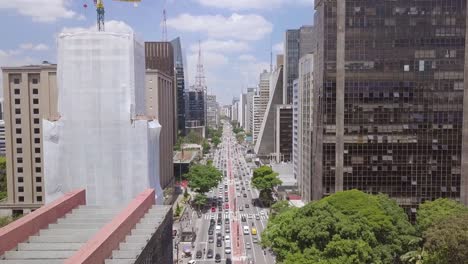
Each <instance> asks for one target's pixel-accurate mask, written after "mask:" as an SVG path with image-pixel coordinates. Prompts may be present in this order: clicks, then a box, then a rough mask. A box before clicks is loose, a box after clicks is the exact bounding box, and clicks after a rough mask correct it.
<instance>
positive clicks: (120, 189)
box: [43, 27, 163, 206]
mask: <svg viewBox="0 0 468 264" xmlns="http://www.w3.org/2000/svg"><path fill="white" fill-rule="evenodd" d="M57 80H58V90H59V98H58V112H59V114H60V117H59V118H56V119H54V120H44V121H43V142H44V163H45V164H44V165H45V173H44V175H45V191H46V198H45V200H46V203H50V202H51V201H53V200H55V199H56V198H58V197H61V196H63V195H64V194H65V193H67V192H69V191H72V190H76V189H80V188H85V189H86V203H87V204H88V205H100V206H121V205H122V204H126V203H128V202H129V201H131V200H132V199H133V198H134V197H135V196H137V195H138V194H139V193H141V192H142V191H144V190H145V189H147V188H154V189H155V190H156V196H157V197H156V198H157V201H158V202H159V203H160V202H161V201H162V199H163V193H162V190H161V187H160V179H159V176H160V175H159V133H160V130H161V126H160V125H159V123H158V121H157V120H152V119H151V118H148V117H147V116H146V115H145V53H144V46H143V43H141V42H138V41H136V40H135V37H134V34H133V31H132V29H130V28H128V27H127V28H125V29H123V28H121V29H120V31H119V32H109V31H106V32H94V31H93V32H91V31H82V32H70V33H67V32H64V33H61V34H60V35H59V37H58V72H57Z"/></svg>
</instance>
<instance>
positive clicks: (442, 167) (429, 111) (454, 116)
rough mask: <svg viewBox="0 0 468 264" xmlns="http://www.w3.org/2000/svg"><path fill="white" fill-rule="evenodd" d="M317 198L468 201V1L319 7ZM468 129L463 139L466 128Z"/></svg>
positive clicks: (353, 0)
mask: <svg viewBox="0 0 468 264" xmlns="http://www.w3.org/2000/svg"><path fill="white" fill-rule="evenodd" d="M315 8H316V14H315V16H316V18H315V29H316V34H317V35H316V40H317V46H316V47H317V50H316V51H315V65H314V80H315V83H314V90H313V91H314V96H313V98H314V103H313V106H314V111H313V115H314V116H313V123H314V130H315V131H317V133H315V132H314V138H313V140H314V141H315V142H314V143H313V147H312V148H313V151H312V152H313V153H312V157H313V164H312V166H313V172H312V176H311V177H312V178H311V179H312V181H311V185H312V186H311V189H312V196H311V199H313V200H316V199H319V198H321V197H323V196H325V195H328V194H331V193H334V192H337V191H341V190H349V189H360V190H363V191H365V192H368V193H386V194H388V195H390V196H391V197H392V198H395V199H396V200H397V201H398V203H399V204H400V205H402V206H403V207H404V208H406V209H407V210H408V212H413V213H414V212H415V211H416V207H417V205H418V204H419V203H421V202H424V201H425V200H433V199H436V198H439V197H448V198H452V199H455V200H459V201H461V202H463V203H465V204H467V203H468V197H467V191H468V186H467V184H468V180H467V178H468V156H467V155H468V145H467V144H468V134H467V133H468V130H467V129H468V127H467V126H468V98H467V97H468V89H467V88H468V86H467V83H466V80H467V77H468V69H467V68H465V62H466V61H467V55H465V49H466V41H465V40H466V36H467V34H466V30H467V26H466V23H467V19H466V14H467V12H466V10H467V6H466V1H465V0H437V1H436V0H394V1H383V0H381V1H376V0H359V1H358V0H338V1H337V0H335V1H333V0H327V1H324V0H318V1H316V4H315ZM464 124H465V127H464V128H465V130H466V131H465V132H463V125H464Z"/></svg>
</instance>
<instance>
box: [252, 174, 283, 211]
mask: <svg viewBox="0 0 468 264" xmlns="http://www.w3.org/2000/svg"><path fill="white" fill-rule="evenodd" d="M282 183H283V182H282V181H281V180H280V179H279V178H278V173H276V172H273V170H272V169H271V168H270V167H268V166H262V167H260V168H258V169H255V170H254V173H253V177H252V186H253V187H254V188H256V189H257V190H259V191H260V196H259V198H260V199H261V200H263V201H265V202H268V203H271V201H273V197H272V192H273V188H275V187H276V186H278V185H281V184H282Z"/></svg>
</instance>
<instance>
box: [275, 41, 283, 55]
mask: <svg viewBox="0 0 468 264" xmlns="http://www.w3.org/2000/svg"><path fill="white" fill-rule="evenodd" d="M273 52H275V53H276V54H283V53H284V42H280V43H276V44H275V45H274V46H273Z"/></svg>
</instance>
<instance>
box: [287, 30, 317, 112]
mask: <svg viewBox="0 0 468 264" xmlns="http://www.w3.org/2000/svg"><path fill="white" fill-rule="evenodd" d="M312 40H313V26H302V27H300V28H299V29H290V30H287V31H286V33H285V40H284V73H283V74H284V76H283V80H284V84H283V104H292V101H293V82H294V80H295V79H297V74H298V65H299V59H300V58H301V57H302V56H304V55H305V54H307V53H310V52H312V50H313V44H312Z"/></svg>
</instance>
